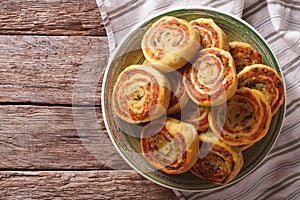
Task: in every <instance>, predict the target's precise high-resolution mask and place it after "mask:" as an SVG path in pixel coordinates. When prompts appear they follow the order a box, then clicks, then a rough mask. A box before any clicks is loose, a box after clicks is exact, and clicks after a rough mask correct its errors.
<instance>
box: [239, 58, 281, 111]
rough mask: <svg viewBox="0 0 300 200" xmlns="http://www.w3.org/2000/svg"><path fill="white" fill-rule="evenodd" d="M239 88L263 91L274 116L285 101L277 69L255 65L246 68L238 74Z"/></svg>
mask: <svg viewBox="0 0 300 200" xmlns="http://www.w3.org/2000/svg"><path fill="white" fill-rule="evenodd" d="M238 85H239V87H249V88H253V89H257V90H259V91H261V92H262V93H263V94H264V95H265V96H266V98H267V100H268V102H269V104H270V105H271V110H272V114H273V115H274V114H275V113H276V112H277V110H278V109H279V107H280V106H281V105H282V103H283V100H284V85H283V81H282V78H281V77H280V76H279V74H278V73H277V72H276V71H275V69H273V68H271V67H269V66H266V65H263V64H255V65H250V66H247V67H245V68H244V69H243V70H242V71H241V72H240V73H239V74H238Z"/></svg>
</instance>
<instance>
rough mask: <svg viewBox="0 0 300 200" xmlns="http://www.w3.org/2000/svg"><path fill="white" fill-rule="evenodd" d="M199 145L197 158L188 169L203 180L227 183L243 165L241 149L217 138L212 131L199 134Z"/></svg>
mask: <svg viewBox="0 0 300 200" xmlns="http://www.w3.org/2000/svg"><path fill="white" fill-rule="evenodd" d="M199 146H200V154H199V158H198V160H197V162H196V163H195V164H194V166H193V167H192V168H191V170H190V171H191V172H192V173H193V174H194V175H196V176H198V177H200V178H202V179H204V180H207V181H210V182H213V183H216V184H222V185H223V184H227V183H228V182H230V181H231V180H233V179H234V178H235V177H236V175H237V174H238V173H239V172H240V170H241V169H242V167H243V165H244V158H243V154H242V153H241V151H240V150H239V149H238V148H236V147H231V146H229V145H227V144H225V143H224V142H222V141H220V140H218V138H217V137H216V136H215V135H214V134H212V133H209V132H208V133H204V134H200V136H199Z"/></svg>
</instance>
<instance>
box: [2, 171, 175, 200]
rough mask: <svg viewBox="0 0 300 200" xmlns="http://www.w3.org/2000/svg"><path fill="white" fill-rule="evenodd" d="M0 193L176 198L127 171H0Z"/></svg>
mask: <svg viewBox="0 0 300 200" xmlns="http://www.w3.org/2000/svg"><path fill="white" fill-rule="evenodd" d="M20 183H22V184H21V186H20ZM0 191H1V192H0V199H5V200H19V199H43V200H44V199H72V200H77V199H78V200H82V199H89V200H91V199H101V200H103V199H107V200H111V199H142V200H145V199H147V200H157V199H163V200H169V199H170V200H174V199H176V197H175V195H174V193H172V191H170V190H168V189H166V188H163V187H161V186H158V185H155V184H153V183H152V182H150V181H148V180H146V179H144V178H142V177H141V176H140V175H138V174H137V173H136V172H134V171H131V170H130V171H128V170H122V171H112V170H109V171H107V170H103V171H82V172H80V171H79V172H78V171H77V172H75V171H72V172H58V171H45V172H30V171H28V172H22V171H20V172H14V171H7V172H0Z"/></svg>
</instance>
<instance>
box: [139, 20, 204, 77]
mask: <svg viewBox="0 0 300 200" xmlns="http://www.w3.org/2000/svg"><path fill="white" fill-rule="evenodd" d="M199 40H200V38H199V34H197V32H196V31H195V30H194V29H193V28H192V27H191V26H190V24H189V23H188V22H187V21H185V20H183V19H179V18H176V17H171V16H165V17H162V18H160V19H159V20H157V21H156V22H155V23H153V24H152V26H151V27H150V28H149V29H148V30H147V32H146V33H145V35H144V37H143V39H142V44H141V45H142V50H143V53H144V56H145V58H146V59H147V60H148V61H149V62H150V63H151V64H152V65H153V66H154V67H156V68H157V69H159V70H160V71H162V72H171V71H174V70H177V69H179V68H181V67H183V66H184V65H185V64H186V63H187V62H188V61H189V60H190V59H191V58H192V57H193V56H194V54H195V53H196V52H197V51H198V49H199V47H200V44H199Z"/></svg>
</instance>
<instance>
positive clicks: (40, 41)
mask: <svg viewBox="0 0 300 200" xmlns="http://www.w3.org/2000/svg"><path fill="white" fill-rule="evenodd" d="M108 54H109V53H108V44H107V39H106V38H105V37H88V36H0V91H1V94H0V102H30V103H46V104H72V101H75V103H80V104H91V105H93V104H96V105H100V92H101V85H100V83H101V80H102V77H103V73H104V70H105V67H106V64H107V60H108V57H109V55H108Z"/></svg>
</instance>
